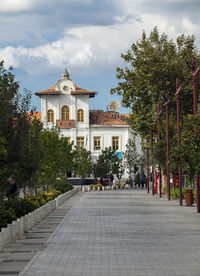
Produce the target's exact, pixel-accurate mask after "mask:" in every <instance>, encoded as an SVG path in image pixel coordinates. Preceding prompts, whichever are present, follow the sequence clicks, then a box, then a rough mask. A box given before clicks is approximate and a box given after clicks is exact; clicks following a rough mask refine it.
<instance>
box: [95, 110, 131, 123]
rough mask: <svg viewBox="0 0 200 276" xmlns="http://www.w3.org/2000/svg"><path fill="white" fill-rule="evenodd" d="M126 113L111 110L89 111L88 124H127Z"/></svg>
mask: <svg viewBox="0 0 200 276" xmlns="http://www.w3.org/2000/svg"><path fill="white" fill-rule="evenodd" d="M126 118H127V114H119V113H117V112H113V111H107V112H103V111H101V110H91V111H90V124H93V125H128V123H127V120H126Z"/></svg>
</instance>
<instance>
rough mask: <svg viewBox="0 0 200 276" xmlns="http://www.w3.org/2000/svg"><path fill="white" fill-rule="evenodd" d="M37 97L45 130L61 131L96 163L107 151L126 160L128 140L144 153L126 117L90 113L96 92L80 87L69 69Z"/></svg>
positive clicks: (97, 112)
mask: <svg viewBox="0 0 200 276" xmlns="http://www.w3.org/2000/svg"><path fill="white" fill-rule="evenodd" d="M35 94H36V95H37V96H39V97H40V98H41V120H42V122H43V125H44V127H45V128H51V127H53V126H57V127H59V129H60V135H61V136H64V137H67V138H68V140H69V141H70V142H72V141H74V145H76V146H77V147H85V148H86V149H87V150H89V151H90V152H91V156H92V158H93V159H95V158H97V157H98V155H99V154H100V153H101V150H104V149H105V148H106V147H111V148H112V149H115V150H116V153H117V155H118V156H119V158H123V157H122V156H123V152H124V151H125V145H126V144H127V141H128V139H129V138H131V139H134V140H135V143H136V147H137V150H138V153H139V154H140V153H141V146H140V138H139V137H138V136H133V134H132V133H131V131H130V127H129V126H128V124H127V121H126V117H127V115H125V114H119V113H117V112H114V111H107V112H104V111H101V110H90V109H89V99H90V98H91V97H95V95H96V92H94V91H90V90H86V89H82V88H80V87H79V86H77V85H76V84H75V83H74V82H73V81H72V80H71V79H70V78H69V74H68V72H67V70H66V69H65V70H64V72H63V74H62V77H61V79H60V80H59V81H58V82H57V83H56V84H55V85H54V86H52V87H51V88H50V89H47V90H44V91H41V92H37V93H35Z"/></svg>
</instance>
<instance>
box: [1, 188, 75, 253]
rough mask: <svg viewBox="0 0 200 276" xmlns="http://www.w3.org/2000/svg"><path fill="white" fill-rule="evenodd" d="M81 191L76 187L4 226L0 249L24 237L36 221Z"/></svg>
mask: <svg viewBox="0 0 200 276" xmlns="http://www.w3.org/2000/svg"><path fill="white" fill-rule="evenodd" d="M79 191H80V187H76V188H75V189H73V190H71V191H68V192H66V193H64V194H62V195H60V196H59V197H57V198H55V199H53V200H51V201H49V202H48V203H47V204H45V205H43V206H41V207H40V208H38V209H36V210H35V211H33V212H31V213H28V214H27V215H25V216H23V217H21V218H18V219H17V220H16V221H13V222H12V223H11V224H8V225H7V227H5V228H2V229H1V231H0V251H3V249H4V248H5V247H7V246H9V244H11V243H13V242H15V241H16V240H17V239H20V238H22V237H23V235H24V233H27V232H28V231H29V230H30V229H32V228H33V226H34V225H35V224H36V223H38V222H40V221H42V220H43V219H44V218H45V217H47V216H48V215H49V214H51V213H52V212H53V211H55V210H56V208H58V207H59V206H60V205H62V204H63V203H64V202H65V201H66V200H67V199H69V198H70V197H72V196H73V195H75V194H76V193H78V192H79Z"/></svg>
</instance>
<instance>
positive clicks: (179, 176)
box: [175, 78, 182, 206]
mask: <svg viewBox="0 0 200 276" xmlns="http://www.w3.org/2000/svg"><path fill="white" fill-rule="evenodd" d="M181 89H182V88H181V87H180V85H179V79H178V78H177V79H176V93H175V96H176V105H177V133H178V147H180V145H181V130H180V92H181ZM178 183H179V205H180V206H181V205H182V183H181V162H180V160H179V162H178Z"/></svg>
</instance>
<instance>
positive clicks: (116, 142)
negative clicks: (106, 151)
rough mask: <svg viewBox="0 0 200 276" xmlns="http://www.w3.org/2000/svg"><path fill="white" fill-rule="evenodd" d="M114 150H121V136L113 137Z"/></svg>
mask: <svg viewBox="0 0 200 276" xmlns="http://www.w3.org/2000/svg"><path fill="white" fill-rule="evenodd" d="M112 149H113V150H118V149H119V136H112Z"/></svg>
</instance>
